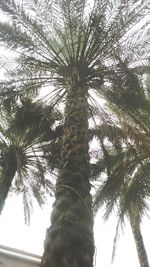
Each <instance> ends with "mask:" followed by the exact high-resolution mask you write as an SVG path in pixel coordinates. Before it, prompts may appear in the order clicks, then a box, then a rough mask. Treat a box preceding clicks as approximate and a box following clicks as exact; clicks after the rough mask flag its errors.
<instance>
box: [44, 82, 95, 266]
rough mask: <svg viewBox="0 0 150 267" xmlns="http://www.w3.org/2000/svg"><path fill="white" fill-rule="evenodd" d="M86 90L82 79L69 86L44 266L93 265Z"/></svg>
mask: <svg viewBox="0 0 150 267" xmlns="http://www.w3.org/2000/svg"><path fill="white" fill-rule="evenodd" d="M86 94H87V91H86V90H85V88H84V87H83V86H81V84H80V83H79V82H76V83H72V84H71V86H70V87H69V88H68V95H67V100H66V109H65V125H64V136H63V144H62V153H61V164H60V165H61V166H60V172H59V176H58V180H57V185H56V196H55V197H56V200H55V202H54V205H53V211H52V215H51V227H50V228H49V229H48V230H47V237H46V240H45V251H44V255H43V259H42V267H92V266H93V255H94V241H93V214H92V198H91V195H90V183H89V177H90V171H89V155H88V103H87V96H86Z"/></svg>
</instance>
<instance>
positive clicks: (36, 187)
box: [0, 98, 61, 222]
mask: <svg viewBox="0 0 150 267" xmlns="http://www.w3.org/2000/svg"><path fill="white" fill-rule="evenodd" d="M0 112H1V120H0V170H1V171H0V213H1V212H2V209H3V207H4V204H5V200H6V198H7V195H8V193H9V191H15V192H16V193H22V195H23V202H24V211H25V221H26V222H29V220H30V213H31V211H32V206H33V205H32V201H33V200H32V199H33V197H34V198H35V199H36V200H37V201H38V204H39V205H40V206H42V205H43V204H44V203H45V201H46V192H47V193H48V192H49V193H50V195H51V194H53V192H54V184H55V180H54V179H52V178H51V179H50V178H49V177H47V165H49V166H51V169H52V170H54V168H55V166H56V163H55V162H54V161H52V160H51V165H50V164H48V155H49V157H50V151H51V150H52V149H51V150H49V153H48V152H47V151H46V150H47V146H49V147H50V146H53V143H55V140H56V139H57V135H58V134H57V133H56V132H57V131H58V130H56V128H57V127H58V126H55V127H53V126H54V124H55V123H56V121H60V118H61V117H60V114H59V113H58V111H55V110H54V109H52V108H51V107H50V106H46V105H43V104H42V103H41V102H40V101H36V102H33V101H31V99H30V98H20V99H18V100H17V101H14V100H13V101H11V100H10V99H7V100H5V101H3V103H1V111H0Z"/></svg>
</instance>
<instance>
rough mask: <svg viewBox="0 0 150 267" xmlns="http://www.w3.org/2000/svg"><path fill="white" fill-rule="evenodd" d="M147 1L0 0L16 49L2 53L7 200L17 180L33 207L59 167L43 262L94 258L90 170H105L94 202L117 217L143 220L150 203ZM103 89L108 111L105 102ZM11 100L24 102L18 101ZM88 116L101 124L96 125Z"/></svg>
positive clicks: (4, 34) (7, 43)
mask: <svg viewBox="0 0 150 267" xmlns="http://www.w3.org/2000/svg"><path fill="white" fill-rule="evenodd" d="M149 6H150V2H149V0H145V1H132V0H130V1H129V0H127V1H121V0H120V1H113V0H107V1H106V0H94V1H93V3H92V2H91V3H89V2H88V1H81V0H60V1H58V0H48V1H47V0H43V1H39V0H36V1H35V0H25V1H19V2H18V1H15V0H1V1H0V9H1V11H2V12H3V14H5V16H6V17H5V22H0V43H1V45H3V46H4V47H5V48H6V49H9V51H10V54H9V56H7V57H2V58H1V66H2V67H3V68H5V70H6V71H7V76H6V77H5V79H4V80H3V81H2V82H1V83H0V100H1V102H4V103H5V105H6V103H7V105H6V106H7V108H6V107H5V108H4V107H3V108H2V114H3V116H2V120H1V121H2V122H1V124H2V126H1V127H0V140H1V141H0V142H1V143H0V145H1V154H0V163H1V169H0V175H1V179H0V190H1V191H0V192H2V193H1V195H2V200H1V198H0V205H1V207H3V205H4V201H5V199H6V197H7V194H8V191H9V188H10V186H11V185H13V187H14V188H16V189H15V190H18V191H22V192H23V194H24V198H25V199H27V201H25V202H26V203H29V204H26V206H30V203H31V201H30V198H28V195H34V196H35V197H36V198H37V199H38V201H39V202H40V203H43V200H42V197H41V194H39V192H42V194H43V191H42V190H44V189H43V188H44V187H46V188H50V190H51V189H52V185H51V183H50V181H49V180H47V179H46V178H45V177H46V172H47V170H48V169H47V164H48V165H49V169H51V170H52V171H53V170H54V171H55V170H56V169H57V170H59V171H58V173H59V175H58V179H57V184H56V185H57V186H56V188H55V189H56V194H55V196H56V201H55V204H54V210H53V216H52V227H51V228H50V229H49V232H48V242H46V243H45V244H46V245H45V253H44V257H43V261H42V266H43V267H45V266H46V267H47V266H52V267H58V266H64V267H66V266H75V267H79V266H82V267H84V266H86V267H90V266H91V264H92V259H93V254H94V246H93V235H92V227H93V219H92V218H93V217H92V204H91V200H90V199H91V196H90V194H89V191H90V181H89V180H90V178H91V177H92V179H94V177H96V179H97V178H98V177H103V176H102V175H101V174H103V173H106V175H105V176H106V179H105V180H103V179H104V178H101V182H100V186H99V189H98V190H97V193H96V196H95V201H94V209H95V210H97V209H98V207H99V206H101V205H103V204H104V203H105V204H106V207H107V212H106V216H108V215H109V214H110V213H111V211H112V209H113V208H114V206H117V208H118V216H119V223H120V222H121V221H122V220H123V218H124V215H127V216H128V217H129V220H130V222H131V225H133V226H135V225H136V227H134V229H137V225H139V224H140V221H141V218H142V215H143V213H144V211H146V209H147V204H146V200H147V198H148V197H149V188H150V184H149V177H148V173H149V144H148V143H149V108H150V102H149V87H148V85H147V86H146V87H145V86H144V85H143V84H142V81H143V80H144V79H146V78H145V76H144V75H146V73H149V45H148V44H149V17H148V16H147V14H149ZM137 29H138V30H137ZM143 74H144V75H143ZM142 75H143V76H142ZM41 90H42V92H43V91H44V92H45V91H48V95H47V97H45V98H43V100H45V101H49V105H48V106H45V104H42V106H40V107H39V105H37V103H36V102H34V101H33V103H31V101H29V99H28V96H31V95H33V96H37V94H38V93H39V92H41ZM95 94H96V98H95ZM25 95H26V97H27V99H25V98H24V96H25ZM102 98H103V99H104V100H105V102H107V103H108V106H109V107H108V111H107V110H105V108H104V107H102V106H100V102H101V101H102ZM12 99H15V101H19V102H16V103H17V104H15V105H13V104H12V102H11V101H12ZM16 99H17V100H16ZM9 100H11V101H9ZM45 101H43V102H45ZM10 103H11V104H10ZM81 103H82V104H81ZM8 104H9V105H8ZM43 105H44V106H43ZM56 106H57V107H58V109H59V111H62V114H63V116H64V121H63V124H64V125H63V127H62V125H58V121H57V116H58V112H56V111H55V110H54V109H55V107H56ZM77 107H79V108H80V110H78V108H77ZM41 111H42V112H41ZM56 113H57V114H56ZM75 115H76V117H75ZM59 116H60V114H59ZM59 116H58V117H59ZM59 118H60V117H59ZM79 118H81V120H82V121H83V125H82V123H81V122H80V120H79ZM73 119H74V121H72V120H73ZM88 119H90V121H92V124H93V123H94V127H93V128H94V129H89V128H88ZM4 121H7V123H4ZM4 124H5V127H3V125H4ZM97 125H98V126H97ZM72 129H74V130H72ZM93 137H96V138H97V140H98V141H99V147H100V150H99V155H98V161H95V163H93V164H90V161H89V159H90V154H89V155H87V154H88V142H89V140H92V138H93ZM116 137H117V138H116ZM80 139H82V142H81V140H80ZM82 148H83V149H82ZM83 151H84V152H85V153H84V152H83ZM81 152H82V153H83V154H84V155H83V157H82V155H81V154H82V153H81ZM86 153H87V154H86ZM91 155H92V156H94V153H91ZM8 162H9V163H8ZM81 164H82V166H81ZM76 166H77V167H76ZM11 168H12V173H11V174H10V169H11ZM85 170H86V171H85ZM90 171H91V175H90ZM29 172H30V173H31V174H32V175H30V176H29ZM16 174H17V175H16ZM85 175H86V177H85ZM14 177H15V178H14ZM29 177H30V178H29ZM73 177H74V179H73ZM8 178H9V179H8ZM75 178H76V180H75ZM12 181H13V184H12ZM83 181H84V183H83ZM6 188H7V189H6ZM71 192H72V194H71ZM28 199H29V200H28ZM1 203H2V204H1ZM62 203H64V204H62ZM83 204H84V209H83ZM75 205H76V206H75ZM60 206H61V208H60ZM85 207H86V209H85ZM76 211H78V216H76ZM84 213H85V215H86V216H87V217H85V216H83V214H84ZM84 217H85V218H84ZM135 222H136V223H135ZM70 229H71V230H70ZM65 232H66V233H68V234H67V238H68V239H67V238H66V236H65V235H64V233H65ZM75 232H78V235H75V234H74V233H75ZM80 232H81V233H82V235H81V234H80ZM59 236H60V239H59ZM81 236H82V237H83V239H82V238H81ZM77 239H78V240H77ZM70 240H71V241H70ZM59 241H61V242H62V243H61V242H59ZM70 242H71V243H70ZM78 243H80V250H79V247H78ZM60 244H64V246H61V245H60ZM70 244H71V247H72V250H71V249H70V250H68V247H69V246H70ZM63 247H64V251H63ZM56 251H57V253H56ZM56 254H58V255H60V256H59V257H58V255H56ZM60 261H61V262H60ZM81 263H82V264H81ZM141 266H143V265H141ZM147 266H148V263H145V265H144V267H147Z"/></svg>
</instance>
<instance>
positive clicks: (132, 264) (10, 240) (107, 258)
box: [0, 196, 150, 267]
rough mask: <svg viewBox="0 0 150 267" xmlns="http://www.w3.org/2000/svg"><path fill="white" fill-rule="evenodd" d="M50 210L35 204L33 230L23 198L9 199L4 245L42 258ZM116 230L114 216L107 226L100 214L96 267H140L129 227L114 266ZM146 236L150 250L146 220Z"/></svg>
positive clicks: (0, 235) (0, 240)
mask: <svg viewBox="0 0 150 267" xmlns="http://www.w3.org/2000/svg"><path fill="white" fill-rule="evenodd" d="M51 202H52V201H51ZM50 211H51V204H49V205H48V204H47V205H46V206H45V207H44V209H43V210H41V209H40V208H39V207H38V206H37V205H35V208H34V214H33V215H32V217H31V224H30V227H29V226H25V225H24V215H23V206H22V201H21V198H20V197H16V196H14V197H12V196H11V197H9V198H8V200H7V201H6V205H5V208H4V210H3V214H2V215H1V217H0V244H3V245H6V246H10V247H15V248H18V249H22V250H25V251H29V252H32V253H35V254H39V255H41V254H42V251H43V241H44V237H45V229H46V228H47V227H48V226H49V220H50V219H49V218H50ZM115 227H116V220H115V217H114V216H112V217H111V219H110V220H109V222H107V223H104V222H103V220H102V215H101V214H100V213H99V214H98V215H97V217H96V219H95V228H94V229H95V245H96V248H97V249H96V250H97V252H96V259H95V261H96V267H99V266H100V267H120V266H121V267H139V263H138V258H137V253H136V249H135V244H134V241H133V237H132V233H131V229H130V226H129V225H128V224H127V227H126V229H125V231H124V235H123V234H122V233H121V234H120V238H119V240H118V243H117V251H116V257H115V260H114V263H113V264H111V253H112V244H113V237H114V233H115ZM142 233H143V236H144V241H145V245H146V248H147V251H148V248H149V247H150V237H149V221H148V219H145V220H144V224H143V227H142ZM149 259H150V252H149Z"/></svg>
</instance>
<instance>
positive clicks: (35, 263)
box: [0, 249, 40, 267]
mask: <svg viewBox="0 0 150 267" xmlns="http://www.w3.org/2000/svg"><path fill="white" fill-rule="evenodd" d="M16 251H17V250H15V252H14V253H13V252H12V251H9V250H8V251H7V250H6V249H5V251H0V267H40V257H39V256H36V255H35V256H33V255H32V254H29V253H28V254H25V252H23V254H22V253H21V252H19V253H16ZM13 254H14V255H13Z"/></svg>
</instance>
